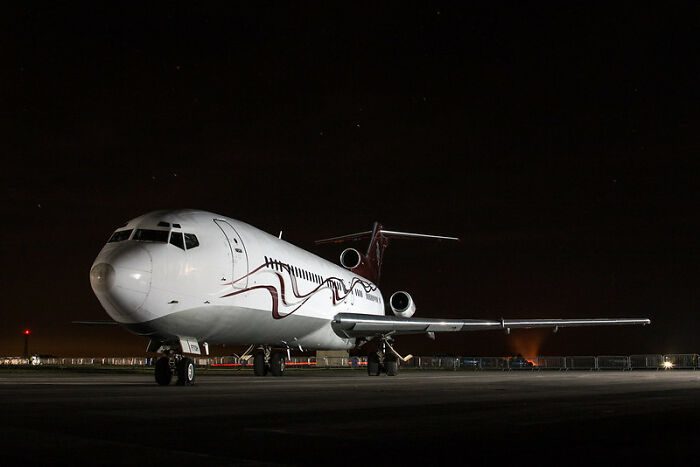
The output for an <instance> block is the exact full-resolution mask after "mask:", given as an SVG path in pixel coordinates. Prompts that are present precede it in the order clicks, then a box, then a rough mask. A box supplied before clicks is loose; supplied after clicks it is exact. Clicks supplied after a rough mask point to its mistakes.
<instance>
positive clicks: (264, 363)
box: [253, 346, 285, 376]
mask: <svg viewBox="0 0 700 467" xmlns="http://www.w3.org/2000/svg"><path fill="white" fill-rule="evenodd" d="M284 368H285V360H284V353H282V352H279V351H274V352H273V351H272V349H270V347H268V346H263V347H261V348H260V350H259V351H258V352H256V353H255V355H254V356H253V374H254V375H255V376H265V375H266V374H267V373H268V371H269V372H270V374H271V375H272V376H284Z"/></svg>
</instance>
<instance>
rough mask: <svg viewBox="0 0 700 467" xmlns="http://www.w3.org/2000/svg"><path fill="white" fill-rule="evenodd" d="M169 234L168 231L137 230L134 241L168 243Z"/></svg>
mask: <svg viewBox="0 0 700 467" xmlns="http://www.w3.org/2000/svg"><path fill="white" fill-rule="evenodd" d="M168 233H169V231H167V230H150V229H137V230H136V232H135V233H134V240H138V241H141V242H160V243H168Z"/></svg>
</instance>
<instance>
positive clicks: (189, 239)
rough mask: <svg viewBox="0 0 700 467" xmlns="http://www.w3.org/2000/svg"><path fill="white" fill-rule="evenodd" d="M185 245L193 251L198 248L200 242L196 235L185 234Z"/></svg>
mask: <svg viewBox="0 0 700 467" xmlns="http://www.w3.org/2000/svg"><path fill="white" fill-rule="evenodd" d="M185 245H187V249H188V250H191V249H192V248H196V247H198V246H199V240H197V236H196V235H195V234H191V233H186V234H185Z"/></svg>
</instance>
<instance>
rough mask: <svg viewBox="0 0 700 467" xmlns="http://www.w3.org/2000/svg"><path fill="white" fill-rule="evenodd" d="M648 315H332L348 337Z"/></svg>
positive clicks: (613, 322) (610, 322) (637, 321)
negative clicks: (573, 316)
mask: <svg viewBox="0 0 700 467" xmlns="http://www.w3.org/2000/svg"><path fill="white" fill-rule="evenodd" d="M650 323H651V320H649V319H647V318H590V319H501V320H483V319H434V318H399V317H394V316H377V315H365V314H359V313H339V314H337V315H336V316H335V318H334V319H333V323H332V326H333V329H334V330H335V331H336V333H338V334H340V335H343V336H347V337H361V336H373V335H377V334H387V333H394V334H422V333H429V332H459V331H489V330H495V329H504V330H506V331H508V330H510V329H529V328H554V329H555V330H556V329H558V328H565V327H579V326H629V325H641V326H644V325H647V324H650Z"/></svg>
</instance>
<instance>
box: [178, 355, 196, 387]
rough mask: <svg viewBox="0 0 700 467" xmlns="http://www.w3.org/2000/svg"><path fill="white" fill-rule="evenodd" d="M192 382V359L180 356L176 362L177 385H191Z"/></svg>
mask: <svg viewBox="0 0 700 467" xmlns="http://www.w3.org/2000/svg"><path fill="white" fill-rule="evenodd" d="M193 384H194V361H192V359H191V358H187V357H185V358H182V359H181V360H180V361H179V362H178V364H177V385H178V386H192V385H193Z"/></svg>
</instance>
